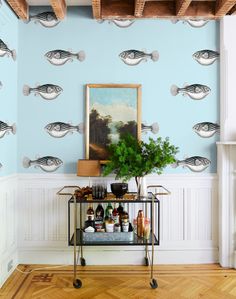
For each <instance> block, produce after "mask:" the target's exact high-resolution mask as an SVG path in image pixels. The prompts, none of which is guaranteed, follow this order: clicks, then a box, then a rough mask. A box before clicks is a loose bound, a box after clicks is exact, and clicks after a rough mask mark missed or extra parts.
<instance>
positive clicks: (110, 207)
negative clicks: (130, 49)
mask: <svg viewBox="0 0 236 299" xmlns="http://www.w3.org/2000/svg"><path fill="white" fill-rule="evenodd" d="M112 212H113V208H112V205H111V203H110V202H109V203H108V206H107V208H106V211H105V214H106V218H110V217H111V216H112Z"/></svg>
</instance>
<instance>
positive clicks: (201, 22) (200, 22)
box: [171, 19, 209, 28]
mask: <svg viewBox="0 0 236 299" xmlns="http://www.w3.org/2000/svg"><path fill="white" fill-rule="evenodd" d="M179 21H183V24H186V23H187V24H189V25H190V26H191V27H194V28H201V27H203V26H205V25H206V24H207V23H208V22H209V20H205V19H186V20H181V19H172V20H171V22H172V23H173V24H176V23H177V22H179Z"/></svg>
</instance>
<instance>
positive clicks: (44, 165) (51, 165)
mask: <svg viewBox="0 0 236 299" xmlns="http://www.w3.org/2000/svg"><path fill="white" fill-rule="evenodd" d="M62 164H63V161H62V160H61V159H59V158H57V157H52V156H45V157H42V158H38V159H36V160H30V159H29V158H27V157H24V159H23V167H24V168H29V167H30V166H35V167H36V168H37V167H39V168H41V169H42V170H44V171H46V172H53V171H55V170H57V169H58V168H59V167H60V166H61V165H62Z"/></svg>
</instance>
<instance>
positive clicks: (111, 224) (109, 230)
mask: <svg viewBox="0 0 236 299" xmlns="http://www.w3.org/2000/svg"><path fill="white" fill-rule="evenodd" d="M111 216H112V214H111V215H110V216H109V217H108V219H107V220H106V222H105V227H106V232H107V233H113V232H114V225H115V223H114V220H113V219H112V217H111Z"/></svg>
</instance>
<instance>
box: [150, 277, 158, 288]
mask: <svg viewBox="0 0 236 299" xmlns="http://www.w3.org/2000/svg"><path fill="white" fill-rule="evenodd" d="M150 286H151V288H152V289H156V288H157V287H158V284H157V281H156V279H155V278H153V279H152V281H151V282H150Z"/></svg>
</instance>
